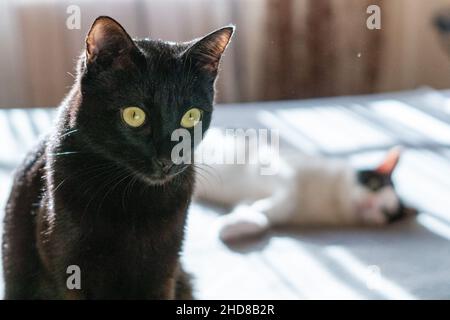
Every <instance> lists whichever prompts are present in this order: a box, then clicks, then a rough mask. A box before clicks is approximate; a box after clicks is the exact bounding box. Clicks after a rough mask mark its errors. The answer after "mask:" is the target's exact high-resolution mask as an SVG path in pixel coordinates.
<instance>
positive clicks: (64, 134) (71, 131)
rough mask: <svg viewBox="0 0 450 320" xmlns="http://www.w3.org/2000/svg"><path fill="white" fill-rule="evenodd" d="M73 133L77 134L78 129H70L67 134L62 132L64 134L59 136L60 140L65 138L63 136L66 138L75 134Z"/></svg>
mask: <svg viewBox="0 0 450 320" xmlns="http://www.w3.org/2000/svg"><path fill="white" fill-rule="evenodd" d="M75 132H78V129H71V130H69V131H67V132H64V133H63V134H62V135H61V138H62V137H65V136H68V135H71V134H72V133H75Z"/></svg>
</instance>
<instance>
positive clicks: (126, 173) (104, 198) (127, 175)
mask: <svg viewBox="0 0 450 320" xmlns="http://www.w3.org/2000/svg"><path fill="white" fill-rule="evenodd" d="M133 175H134V173H133V172H131V173H130V172H129V171H127V172H125V174H122V175H121V176H120V177H119V178H117V179H116V180H115V181H114V182H115V184H114V185H113V186H112V187H110V188H109V190H108V191H107V192H106V193H105V195H104V196H103V198H102V200H101V201H100V204H99V205H98V207H97V213H98V212H99V211H100V209H101V208H102V205H103V203H104V202H105V200H106V199H107V197H108V195H109V194H110V193H111V192H113V191H114V190H115V189H116V188H117V186H119V185H120V183H122V182H123V181H125V180H126V179H128V178H129V177H131V176H133Z"/></svg>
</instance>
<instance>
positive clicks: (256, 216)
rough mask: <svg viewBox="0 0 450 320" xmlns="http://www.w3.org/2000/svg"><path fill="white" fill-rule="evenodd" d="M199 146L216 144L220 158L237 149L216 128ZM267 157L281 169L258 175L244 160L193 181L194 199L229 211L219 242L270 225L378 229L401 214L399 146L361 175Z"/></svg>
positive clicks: (342, 166)
mask: <svg viewBox="0 0 450 320" xmlns="http://www.w3.org/2000/svg"><path fill="white" fill-rule="evenodd" d="M202 144H203V145H202V149H205V148H210V147H211V146H216V147H217V145H219V146H220V147H221V148H222V151H223V153H224V154H225V156H227V155H229V153H230V152H236V148H239V147H242V146H241V145H239V142H236V139H235V138H228V137H225V136H224V135H223V134H222V133H221V132H220V131H218V130H215V131H214V130H213V132H212V133H211V134H209V135H207V137H206V138H205V140H204V142H203V143H202ZM246 152H247V156H248V149H247V150H246ZM271 156H272V157H271V159H273V160H272V161H276V162H277V166H278V168H279V169H280V170H279V171H278V173H277V174H274V175H262V174H261V167H262V164H261V163H256V164H249V163H248V162H251V161H249V160H248V161H247V163H246V164H214V163H212V164H210V165H209V166H208V167H206V168H205V169H206V170H207V171H209V172H210V176H209V178H207V179H201V178H200V179H198V181H197V185H196V192H195V197H196V198H197V200H200V201H206V202H210V203H214V204H216V205H221V206H225V207H228V208H233V209H232V211H231V213H230V214H227V215H225V216H224V217H223V218H222V219H223V221H222V228H221V231H220V237H221V239H222V240H224V241H232V240H235V239H238V238H241V237H245V236H250V235H255V234H259V233H261V232H264V231H265V230H267V229H268V228H270V227H271V226H311V225H317V226H319V225H320V226H323V225H334V226H343V225H383V224H386V223H388V222H390V221H392V220H394V219H396V218H398V217H400V216H402V215H403V214H404V213H405V210H406V209H405V208H404V206H403V204H402V202H401V201H400V199H399V197H398V195H397V194H396V192H395V189H394V185H393V183H392V179H391V176H392V173H393V170H394V169H395V167H396V165H397V164H398V161H399V159H400V149H399V148H394V149H392V150H391V151H389V153H388V154H387V156H386V157H385V159H384V161H383V162H382V163H381V164H380V165H379V166H378V167H377V168H375V169H374V170H363V171H361V170H359V171H358V170H356V169H354V168H353V167H351V166H350V164H349V163H348V162H345V161H339V160H331V159H324V158H319V157H308V156H304V155H289V156H287V155H285V156H281V157H279V158H278V157H276V155H275V154H271ZM269 158H270V157H269ZM248 159H251V155H250V158H248ZM253 160H254V159H253ZM270 165H273V163H271V164H270ZM265 166H267V163H265ZM200 173H201V172H200Z"/></svg>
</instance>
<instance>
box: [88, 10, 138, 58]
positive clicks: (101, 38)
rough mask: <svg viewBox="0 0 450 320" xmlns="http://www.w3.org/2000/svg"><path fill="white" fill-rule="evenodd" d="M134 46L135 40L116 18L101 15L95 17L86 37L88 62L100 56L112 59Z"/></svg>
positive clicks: (127, 51)
mask: <svg viewBox="0 0 450 320" xmlns="http://www.w3.org/2000/svg"><path fill="white" fill-rule="evenodd" d="M134 48H135V45H134V42H133V40H132V39H131V37H130V36H129V35H128V33H127V32H126V31H125V29H124V28H123V27H122V26H121V25H120V24H119V23H118V22H117V21H116V20H114V19H112V18H110V17H106V16H100V17H98V18H97V19H95V21H94V23H93V24H92V26H91V29H90V30H89V32H88V35H87V37H86V60H87V63H88V64H89V63H93V62H95V61H96V60H97V59H99V57H105V58H107V59H109V60H112V59H114V58H117V57H121V56H123V55H125V54H127V53H129V52H130V51H131V50H132V49H134Z"/></svg>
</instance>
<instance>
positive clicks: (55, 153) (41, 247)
mask: <svg viewBox="0 0 450 320" xmlns="http://www.w3.org/2000/svg"><path fill="white" fill-rule="evenodd" d="M233 31H234V27H232V26H228V27H224V28H222V29H219V30H217V31H214V32H212V33H211V34H209V35H207V36H205V37H203V38H201V39H200V40H193V41H191V42H187V43H168V42H162V41H153V40H132V39H131V38H130V36H129V35H128V34H127V33H126V31H125V30H124V29H123V28H122V26H120V25H119V24H118V23H117V22H116V21H114V20H113V19H111V18H109V17H99V18H97V19H96V20H95V22H94V23H93V25H92V27H91V29H90V31H89V33H88V36H87V38H86V52H85V54H84V55H83V56H82V57H81V58H80V60H79V63H78V74H77V78H76V81H75V84H74V86H73V88H72V90H71V92H70V93H69V95H68V97H67V98H66V99H65V101H64V102H63V103H62V105H61V106H60V108H59V116H58V119H57V122H56V126H55V128H54V130H53V131H52V134H51V135H50V136H49V137H48V138H46V139H45V140H44V141H43V142H42V143H41V144H40V145H39V147H38V148H37V149H36V150H35V151H34V152H32V153H30V154H29V156H28V158H27V159H26V161H25V163H24V164H23V166H22V167H21V168H20V169H19V171H18V172H17V174H16V177H15V181H14V186H13V188H12V191H11V195H10V198H9V201H8V204H7V207H6V216H5V221H4V228H5V229H4V230H5V232H4V237H3V265H4V275H5V298H6V299H183V298H186V299H188V298H192V290H191V284H190V281H189V277H188V275H187V274H186V273H185V272H184V271H183V269H182V268H181V266H180V263H179V254H180V250H181V246H182V242H183V237H184V228H185V221H186V213H187V209H188V206H189V203H190V200H191V194H192V190H193V187H194V167H193V165H191V164H186V163H183V164H174V162H172V159H171V151H172V148H173V146H174V144H176V143H177V142H174V141H171V134H172V132H173V131H174V130H175V129H178V128H183V127H184V128H186V129H187V130H189V131H190V132H192V131H193V129H194V127H195V126H197V125H201V126H202V130H203V132H204V131H205V130H206V129H207V128H208V126H209V123H210V119H211V112H212V108H213V99H214V82H215V79H216V76H217V72H218V66H219V62H220V58H221V55H222V53H223V52H224V50H225V48H226V46H227V45H228V43H229V41H230V38H231V36H232V34H233ZM191 148H194V145H193V143H192V145H191ZM190 151H192V150H190ZM71 265H76V266H78V267H79V268H80V270H81V289H72V290H71V289H68V288H67V285H66V280H67V277H68V276H69V275H68V274H67V268H68V267H69V266H71Z"/></svg>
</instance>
